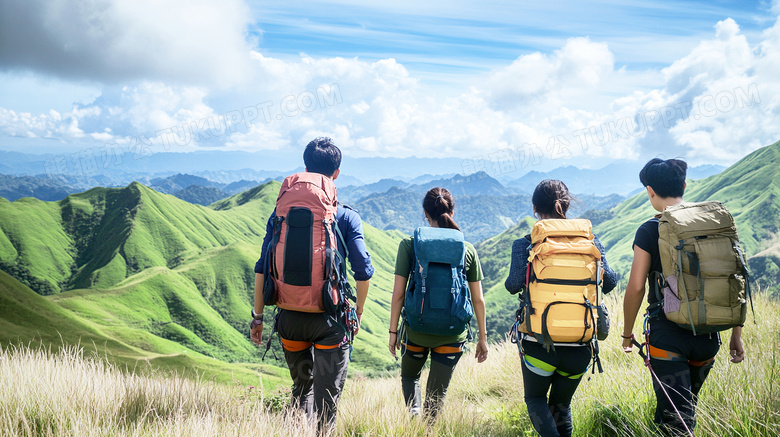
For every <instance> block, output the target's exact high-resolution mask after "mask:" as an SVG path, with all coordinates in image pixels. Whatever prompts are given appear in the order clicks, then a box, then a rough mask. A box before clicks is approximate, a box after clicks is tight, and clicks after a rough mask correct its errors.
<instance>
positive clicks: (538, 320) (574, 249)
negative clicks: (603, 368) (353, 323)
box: [518, 219, 603, 349]
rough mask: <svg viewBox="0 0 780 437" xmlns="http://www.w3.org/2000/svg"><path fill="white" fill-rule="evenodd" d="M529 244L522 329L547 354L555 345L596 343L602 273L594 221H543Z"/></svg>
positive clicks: (535, 227)
mask: <svg viewBox="0 0 780 437" xmlns="http://www.w3.org/2000/svg"><path fill="white" fill-rule="evenodd" d="M531 244H532V245H533V247H532V249H531V251H530V253H529V256H528V263H529V264H528V269H527V273H526V275H527V277H526V279H527V284H528V287H527V290H526V292H525V293H524V296H523V300H524V303H523V309H522V312H523V313H524V314H522V315H521V317H522V319H523V322H521V323H519V326H518V330H519V331H520V332H525V333H527V334H530V335H533V336H534V338H536V340H537V341H538V342H539V343H541V344H544V345H545V346H546V347H547V348H548V349H549V348H551V347H553V343H583V344H585V343H589V342H590V341H591V340H595V338H594V337H595V335H596V322H597V319H598V315H597V311H596V307H597V306H598V304H599V302H598V287H599V286H601V280H602V276H603V271H602V266H601V252H600V251H599V250H598V248H597V247H596V244H595V242H594V237H593V233H592V232H591V224H590V221H589V220H585V219H573V220H567V219H546V220H539V221H537V222H536V224H535V225H534V227H533V229H532V231H531Z"/></svg>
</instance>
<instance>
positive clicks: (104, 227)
mask: <svg viewBox="0 0 780 437" xmlns="http://www.w3.org/2000/svg"><path fill="white" fill-rule="evenodd" d="M278 190H279V183H278V182H270V183H268V184H265V185H262V186H258V187H256V188H253V189H251V190H248V191H246V192H243V193H240V194H237V195H235V196H232V197H230V198H228V199H224V200H222V201H219V202H217V203H215V204H213V205H211V206H210V207H209V208H206V207H201V206H198V205H191V204H189V203H186V202H183V201H181V200H179V199H176V198H175V197H173V196H170V195H164V194H160V193H157V192H155V191H153V190H151V189H149V188H147V187H145V186H143V185H140V184H136V183H134V184H131V185H130V186H128V187H126V188H123V189H106V188H96V189H93V190H90V191H89V192H86V193H82V194H79V195H73V196H70V197H68V198H67V199H65V200H63V201H61V202H58V203H54V202H40V201H36V200H33V199H23V200H20V201H17V202H13V203H9V202H5V204H0V218H1V219H2V220H0V224H1V226H0V228H1V229H2V230H3V232H2V233H0V261H6V262H7V263H8V265H10V266H11V269H14V268H16V269H17V272H18V271H21V270H24V271H25V272H27V275H28V276H27V277H28V278H31V279H32V281H30V282H32V283H33V284H37V283H38V282H40V283H46V284H50V287H51V288H52V289H54V288H57V290H56V291H59V286H62V287H63V288H66V289H67V288H68V285H67V284H71V286H72V288H73V289H71V290H69V291H67V292H65V293H61V294H56V295H55V296H52V297H50V300H51V302H52V303H54V304H57V305H59V307H60V308H63V309H66V310H69V312H71V313H73V314H76V315H78V317H81V318H83V319H84V320H89V321H91V322H94V323H96V324H97V325H99V326H101V329H103V332H104V333H105V334H106V335H108V336H110V337H111V338H112V339H113V340H115V341H117V342H123V343H126V344H127V345H129V346H131V347H134V348H137V349H138V350H144V351H146V353H147V355H149V356H156V355H169V352H168V349H170V347H169V345H168V343H170V342H176V344H178V345H181V346H177V347H176V350H181V349H182V347H184V348H187V349H189V351H190V352H191V353H198V354H204V355H207V356H209V357H213V358H217V359H220V360H222V361H226V362H256V361H258V356H259V354H258V351H257V348H256V347H255V346H254V345H252V344H251V343H250V342H249V341H248V339H247V337H246V336H247V334H246V331H247V328H246V324H247V319H248V317H247V314H249V310H250V305H251V302H252V299H253V284H254V272H253V267H254V263H255V261H256V260H257V257H258V255H259V247H260V242H261V241H262V236H263V235H264V233H265V223H266V221H267V218H268V215H269V214H270V212H271V211H272V210H273V207H274V203H275V200H276V195H277V194H278ZM0 202H4V201H3V200H0ZM28 216H33V217H37V219H36V220H35V221H29V220H25V219H24V218H25V217H28ZM42 220H46V221H45V223H41V221H42ZM32 226H35V228H38V227H41V228H42V229H46V230H47V233H46V234H41V233H40V232H36V231H35V230H34V229H33V228H32ZM364 230H365V234H366V242H367V245H368V247H369V250H370V253H371V254H372V261H373V263H374V265H375V267H376V269H377V273H376V274H375V276H374V279H373V280H372V285H373V287H372V289H371V295H370V296H371V297H370V299H369V303H368V305H367V308H366V313H365V314H364V318H363V323H364V325H363V332H362V333H361V334H360V335H359V337H358V340H357V343H356V346H357V347H356V348H355V352H354V354H353V359H354V364H353V368H355V369H356V370H357V371H362V372H373V371H377V370H382V369H387V368H390V367H392V366H393V361H392V360H391V358H390V357H389V355H388V354H385V353H383V351H384V347H383V345H384V343H385V341H386V340H385V334H384V331H385V327H386V325H387V319H388V316H389V308H390V295H391V292H392V271H393V265H394V262H395V252H396V248H397V245H398V240H400V239H401V238H402V235H401V234H400V233H397V232H385V231H379V230H377V229H375V228H373V227H371V226H369V225H365V228H364ZM47 240H51V241H53V242H54V243H55V244H46V241H47ZM12 261H13V262H14V264H10V262H12ZM52 266H53V267H52ZM6 267H7V266H6ZM14 273H16V272H14ZM36 281H38V282H36ZM266 311H267V317H266V318H267V320H271V313H272V309H267V310H266ZM0 318H2V319H9V318H10V316H8V315H7V314H6V311H5V309H4V310H3V311H1V312H0ZM267 325H268V326H267V328H266V329H267V331H266V333H265V334H266V337H267V336H268V335H269V334H270V329H271V324H270V323H268V324H267ZM13 331H14V330H13V329H12V328H10V327H9V330H8V332H9V333H13ZM14 338H21V339H24V338H27V333H26V332H19V333H17V334H16V335H14ZM163 344H165V345H166V346H165V347H163V346H162V345H163ZM109 349H110V348H109ZM163 349H165V350H163ZM273 349H274V350H275V351H276V352H277V353H276V355H277V356H279V357H281V354H280V353H279V345H278V342H277V341H274V343H273ZM117 353H119V354H120V355H121V354H122V352H120V351H117ZM272 355H273V354H269V358H270V357H271V356H272ZM159 360H167V361H170V362H171V363H170V364H172V365H173V364H174V361H175V360H173V359H172V358H170V357H168V358H159ZM265 362H266V363H268V364H272V365H277V366H281V364H282V363H281V362H277V361H274V360H273V359H269V360H266V361H265ZM265 367H268V366H265ZM266 371H268V372H270V373H272V374H273V373H277V371H275V370H272V369H267V370H266Z"/></svg>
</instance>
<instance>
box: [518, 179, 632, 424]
mask: <svg viewBox="0 0 780 437" xmlns="http://www.w3.org/2000/svg"><path fill="white" fill-rule="evenodd" d="M571 201H572V197H571V195H570V194H569V189H568V188H567V187H566V185H565V184H564V183H563V182H561V181H559V180H552V179H547V180H544V181H542V182H540V183H539V185H537V186H536V189H535V190H534V194H533V197H532V202H533V209H534V215H536V216H537V217H539V220H538V221H537V222H536V224H535V225H534V228H533V230H532V233H531V234H529V235H526V236H525V237H523V238H520V239H518V240H516V241H515V242H514V243H513V245H512V260H511V266H510V268H509V277H508V278H507V279H506V282H505V286H506V289H507V290H508V291H509V292H510V293H512V294H516V293H521V295H520V300H521V302H522V303H521V309H520V310H519V311H518V320H517V323H516V324H515V327H514V328H513V331H514V332H513V335H516V336H517V342H518V349H519V351H520V356H521V359H522V362H523V363H522V364H523V368H522V369H523V387H524V391H525V402H526V406H527V408H528V414H529V416H530V418H531V423H532V424H533V426H534V429H535V430H536V432H537V433H539V434H540V435H541V436H543V437H548V436H571V434H572V428H573V427H572V418H571V399H572V396H573V395H574V392H575V391H576V390H577V386H578V385H579V383H580V380H581V378H582V375H584V374H585V372H587V370H588V368H589V367H590V365H591V358H594V361H595V362H596V364H597V365H598V366H599V368H600V363H599V362H598V346H597V343H596V342H595V340H596V338H595V337H596V335H597V329H596V325H597V323H598V322H599V320H600V322H601V323H604V322H606V321H607V320H608V319H607V317H606V314H605V312H601V311H599V302H598V289H599V288H601V291H602V292H604V293H608V292H610V291H612V289H613V288H615V285H616V284H617V275H616V274H615V272H614V271H613V270H612V269H610V268H609V265H608V264H607V259H606V257H605V255H604V248H603V247H602V245H601V242H599V240H598V238H596V237H595V236H594V235H593V233H592V231H591V224H590V221H588V220H584V219H571V220H569V219H567V218H566V212H567V211H568V209H569V204H570V203H571ZM599 316H600V318H599ZM602 330H603V329H602ZM548 391H549V398H548Z"/></svg>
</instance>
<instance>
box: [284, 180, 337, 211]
mask: <svg viewBox="0 0 780 437" xmlns="http://www.w3.org/2000/svg"><path fill="white" fill-rule="evenodd" d="M303 192H307V193H306V194H304V195H303V196H301V194H303ZM287 193H290V194H292V196H290V194H288V196H289V197H293V198H295V199H294V200H292V199H291V201H292V202H295V203H296V206H301V207H307V208H309V209H319V208H321V207H322V205H325V206H331V207H336V205H337V204H338V199H337V196H336V185H335V184H334V183H333V179H331V178H329V177H327V176H325V175H323V174H320V173H312V172H302V173H295V174H293V175H290V176H288V177H287V178H285V179H284V181H283V182H282V187H281V188H280V189H279V196H277V198H276V203H277V205H278V204H279V202H280V200H282V197H283V196H284V195H285V194H287ZM309 193H312V194H314V195H315V196H312V195H311V194H309ZM277 213H278V211H277Z"/></svg>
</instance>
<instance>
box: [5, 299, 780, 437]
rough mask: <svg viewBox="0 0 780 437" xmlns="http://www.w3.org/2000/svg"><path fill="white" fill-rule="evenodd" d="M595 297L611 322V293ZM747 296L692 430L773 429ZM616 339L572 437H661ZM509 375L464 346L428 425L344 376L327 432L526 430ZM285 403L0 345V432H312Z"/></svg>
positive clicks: (768, 342)
mask: <svg viewBox="0 0 780 437" xmlns="http://www.w3.org/2000/svg"><path fill="white" fill-rule="evenodd" d="M38 299H40V297H39V298H38ZM41 300H42V299H41ZM606 303H607V305H608V306H609V307H610V309H611V313H612V314H613V317H614V319H613V320H614V321H615V323H616V324H617V325H620V324H621V321H622V311H621V305H620V301H619V299H615V298H610V299H607V301H606ZM756 303H757V306H756V318H755V320H756V323H755V324H754V323H751V324H750V326H746V327H745V332H744V335H743V338H744V342H745V349H746V352H747V357H746V359H745V360H744V361H743V362H742V363H739V364H731V363H729V362H728V350H727V346H726V345H723V346H722V349H723V350H721V351H720V353H719V354H718V355H719V356H718V358H717V359H716V361H715V367H714V368H713V371H712V372H710V376H709V377H708V379H707V381H706V382H705V384H704V387H703V388H702V391H701V392H700V396H699V402H698V406H697V428H696V435H697V436H700V437H704V436H707V437H710V436H717V437H745V436H751V437H759V436H760V437H774V436H777V435H780V396H778V386H779V384H780V349H778V347H777V346H778V344H777V332H776V331H777V326H778V324H779V323H780V304H779V303H778V301H777V300H770V299H768V298H767V297H766V296H758V297H757V301H756ZM726 334H728V333H726ZM620 341H621V339H620V337H619V336H617V335H614V333H613V335H611V336H610V338H608V339H607V340H606V341H605V342H602V343H601V359H602V362H603V365H604V373H596V374H591V373H588V374H587V375H585V376H584V377H583V378H582V382H581V383H580V385H579V387H578V389H577V392H576V393H575V394H574V398H573V402H572V416H573V424H574V430H573V435H574V436H575V437H580V436H583V437H584V436H587V437H617V436H620V437H651V436H657V435H660V430H658V429H657V428H656V427H655V426H654V425H653V424H652V418H653V410H654V408H655V396H654V395H653V392H652V384H651V376H650V373H649V372H648V371H647V369H646V368H645V366H644V365H643V364H644V363H643V362H642V360H641V359H640V358H639V356H638V355H637V354H636V353H632V354H630V355H629V354H625V353H624V352H623V351H622V349H621V347H620ZM426 373H427V372H425V373H424V374H423V377H422V379H423V380H425V379H426V378H427V375H426ZM520 374H521V361H520V359H519V358H518V351H517V348H516V347H515V345H513V344H510V343H506V342H501V343H498V344H492V345H490V348H489V355H488V359H487V361H485V362H483V363H477V361H476V360H475V358H474V356H473V355H472V353H471V351H468V352H467V353H466V354H465V355H464V356H463V357H462V358H461V360H460V362H459V363H458V366H457V368H456V369H455V373H454V375H453V379H452V384H450V388H449V390H448V392H447V397H446V399H445V401H444V408H443V409H442V412H441V416H440V418H439V420H438V421H436V423H434V424H428V422H427V421H425V420H421V418H420V417H419V416H417V417H415V416H411V415H410V414H409V413H408V412H407V409H406V406H405V405H404V402H403V396H402V394H401V386H400V383H399V380H398V376H397V375H393V376H389V377H386V378H360V379H351V380H350V381H348V382H347V383H346V385H345V388H344V392H343V394H342V397H341V401H340V404H339V412H338V416H339V417H338V424H337V429H336V432H335V435H339V436H385V435H386V436H450V437H459V436H474V435H480V436H482V435H485V436H494V437H504V436H506V437H509V436H512V437H514V436H530V435H534V432H533V430H532V426H531V421H530V418H529V415H528V412H527V409H526V406H525V403H524V402H523V382H522V377H521V375H520ZM287 399H288V395H287V394H286V393H285V392H283V391H280V392H278V393H275V394H273V395H271V396H268V395H267V394H266V395H265V396H264V395H263V393H262V392H258V390H256V389H255V388H253V387H249V384H247V383H246V382H245V381H242V382H240V383H234V384H230V385H218V384H212V383H210V382H208V381H191V380H185V379H183V378H180V377H178V376H177V375H174V376H167V377H166V375H160V374H158V373H154V372H150V373H148V374H144V376H140V377H139V376H138V375H137V374H134V373H131V372H126V371H122V369H121V366H120V367H119V368H117V366H113V365H106V364H105V363H104V362H103V360H101V359H99V357H98V358H97V359H95V358H94V357H91V356H89V355H88V354H87V355H86V356H85V355H83V354H81V353H79V351H78V350H77V348H73V347H69V348H64V350H63V351H61V352H60V353H58V354H52V353H47V352H45V351H40V350H30V349H29V348H27V347H13V348H2V347H0V435H3V436H9V437H15V436H20V437H21V436H30V435H40V436H44V435H45V436H60V435H61V436H81V435H89V436H95V437H97V436H111V437H123V436H140V435H143V436H150V437H167V436H192V437H200V436H204V437H205V436H209V437H211V436H216V435H231V436H232V435H263V436H279V437H286V436H314V435H316V433H315V429H314V427H307V425H306V421H305V419H304V418H303V416H302V415H297V414H289V413H287V412H285V411H284V408H283V407H284V405H285V404H286V402H287Z"/></svg>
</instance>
